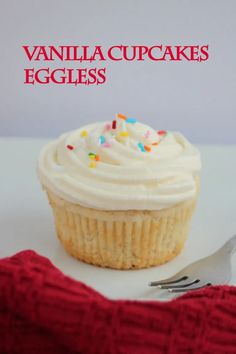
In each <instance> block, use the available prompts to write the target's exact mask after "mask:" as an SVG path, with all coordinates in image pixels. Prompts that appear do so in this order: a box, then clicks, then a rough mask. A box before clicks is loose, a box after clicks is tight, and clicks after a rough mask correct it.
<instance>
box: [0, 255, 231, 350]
mask: <svg viewBox="0 0 236 354" xmlns="http://www.w3.org/2000/svg"><path fill="white" fill-rule="evenodd" d="M0 353H4V354H8V353H9V354H15V353H16V354H17V353H21V354H24V353H27V354H38V353H40V354H41V353H42V354H54V353H59V354H62V353H63V354H64V353H65V354H70V353H80V354H81V353H83V354H87V353H91V354H95V353H96V354H99V353H101V354H109V353H117V354H118V353H119V354H123V353H124V354H146V353H147V354H153V353H155V354H156V353H168V354H172V353H176V354H182V353H183V354H187V353H189V354H190V353H191V354H192V353H197V354H202V353H203V354H204V353H207V354H221V353H222V354H227V353H232V354H235V353H236V287H232V286H231V287H230V286H218V287H209V288H207V289H204V290H199V291H195V292H192V293H189V294H186V295H184V296H182V297H180V298H178V299H175V300H172V301H169V302H158V301H149V302H144V301H142V302H139V301H121V300H119V301H118V300H117V301H113V300H109V299H107V298H105V297H104V296H102V295H101V294H99V293H97V292H96V291H94V290H93V289H91V288H89V287H88V286H86V285H85V284H83V283H81V282H78V281H75V280H73V279H71V278H69V277H67V276H65V275H64V274H63V273H61V272H60V271H59V270H58V269H57V268H55V267H54V266H53V265H52V263H51V262H50V261H49V260H48V259H46V258H44V257H42V256H40V255H38V254H36V253H35V252H33V251H23V252H20V253H18V254H16V255H15V256H12V257H9V258H4V259H2V260H0Z"/></svg>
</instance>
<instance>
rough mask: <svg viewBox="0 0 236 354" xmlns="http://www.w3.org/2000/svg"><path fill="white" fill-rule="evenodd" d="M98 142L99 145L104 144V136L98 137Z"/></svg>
mask: <svg viewBox="0 0 236 354" xmlns="http://www.w3.org/2000/svg"><path fill="white" fill-rule="evenodd" d="M99 141H100V144H104V143H105V136H104V135H100V136H99Z"/></svg>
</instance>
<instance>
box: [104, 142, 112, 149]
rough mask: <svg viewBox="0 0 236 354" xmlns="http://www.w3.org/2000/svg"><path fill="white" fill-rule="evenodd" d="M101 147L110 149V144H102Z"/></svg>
mask: <svg viewBox="0 0 236 354" xmlns="http://www.w3.org/2000/svg"><path fill="white" fill-rule="evenodd" d="M102 146H103V147H105V148H110V147H111V143H104V144H102Z"/></svg>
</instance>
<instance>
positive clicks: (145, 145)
mask: <svg viewBox="0 0 236 354" xmlns="http://www.w3.org/2000/svg"><path fill="white" fill-rule="evenodd" d="M200 168H201V162H200V155H199V152H198V150H197V149H196V148H195V147H194V146H192V145H191V144H190V143H189V142H188V140H187V139H186V138H185V137H184V136H183V135H181V134H180V133H176V132H169V131H168V132H167V131H164V130H159V131H156V130H155V129H152V128H151V127H149V126H147V125H145V124H142V123H140V122H138V121H137V120H136V119H134V118H129V117H126V116H124V115H122V114H117V115H116V119H114V120H113V121H107V122H98V123H95V124H90V125H87V126H84V127H82V128H80V129H78V130H75V131H72V132H69V133H66V134H63V135H62V136H60V137H59V138H58V139H57V140H55V141H52V142H50V143H48V144H47V145H46V146H45V147H44V148H43V149H42V151H41V153H40V156H39V161H38V175H39V179H40V181H41V184H42V186H43V188H44V190H45V191H46V192H47V196H48V199H49V202H50V205H51V207H52V210H53V214H54V220H55V226H56V233H57V237H58V239H59V240H60V241H61V243H62V245H63V246H64V247H65V249H66V250H67V251H68V253H69V254H71V255H72V256H74V257H75V258H77V259H79V260H81V261H84V262H87V263H90V264H94V265H98V266H102V267H110V268H116V269H131V268H146V267H151V266H155V265H159V264H162V263H165V262H167V261H169V260H171V259H172V258H174V257H175V256H176V255H177V254H178V253H179V252H180V251H181V250H182V248H183V246H184V243H185V240H186V237H187V235H188V232H189V226H190V221H191V217H192V213H193V210H194V207H195V204H196V199H197V195H198V190H199V172H200Z"/></svg>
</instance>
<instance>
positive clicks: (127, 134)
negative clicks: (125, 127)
mask: <svg viewBox="0 0 236 354" xmlns="http://www.w3.org/2000/svg"><path fill="white" fill-rule="evenodd" d="M119 136H122V137H127V136H129V133H128V132H125V131H123V132H120V133H119Z"/></svg>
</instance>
